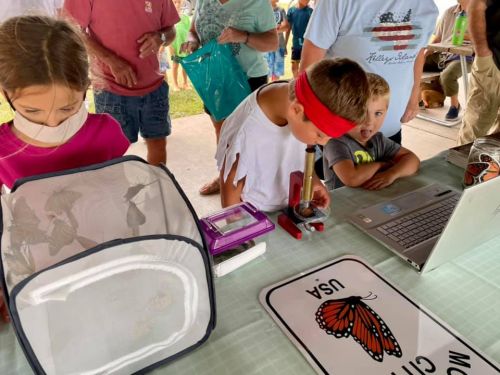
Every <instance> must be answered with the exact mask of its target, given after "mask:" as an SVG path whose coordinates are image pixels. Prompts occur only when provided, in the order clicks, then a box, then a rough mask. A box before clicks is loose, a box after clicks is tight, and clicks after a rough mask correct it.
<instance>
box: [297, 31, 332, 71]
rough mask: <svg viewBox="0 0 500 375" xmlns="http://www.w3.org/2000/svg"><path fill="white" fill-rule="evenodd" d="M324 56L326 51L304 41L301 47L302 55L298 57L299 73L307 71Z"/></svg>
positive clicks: (306, 40) (308, 41) (307, 40)
mask: <svg viewBox="0 0 500 375" xmlns="http://www.w3.org/2000/svg"><path fill="white" fill-rule="evenodd" d="M325 55H326V49H323V48H320V47H318V46H316V45H315V44H314V43H313V42H311V41H310V40H309V39H305V40H304V45H303V46H302V55H301V57H300V67H299V72H302V71H304V70H306V69H307V67H308V66H309V65H312V64H314V63H315V62H318V61H320V60H322V59H323V58H324V57H325Z"/></svg>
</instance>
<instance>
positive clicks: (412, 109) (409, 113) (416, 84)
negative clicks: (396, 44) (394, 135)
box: [401, 48, 425, 123]
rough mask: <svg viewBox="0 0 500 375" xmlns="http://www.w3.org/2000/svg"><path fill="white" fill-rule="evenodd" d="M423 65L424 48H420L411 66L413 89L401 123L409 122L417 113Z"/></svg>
mask: <svg viewBox="0 0 500 375" xmlns="http://www.w3.org/2000/svg"><path fill="white" fill-rule="evenodd" d="M424 63H425V48H422V49H421V50H420V52H419V53H418V55H417V57H416V58H415V62H414V64H413V87H412V89H411V95H410V99H409V100H408V104H407V105H406V110H405V113H404V114H403V116H402V117H401V122H402V123H405V122H409V121H411V120H413V119H414V118H415V117H416V116H417V113H418V102H419V100H420V80H421V79H422V72H423V70H424Z"/></svg>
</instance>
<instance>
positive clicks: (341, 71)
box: [216, 59, 369, 211]
mask: <svg viewBox="0 0 500 375" xmlns="http://www.w3.org/2000/svg"><path fill="white" fill-rule="evenodd" d="M368 95H369V89H368V81H367V78H366V74H365V72H364V71H363V69H362V68H361V67H360V66H359V65H358V64H357V63H355V62H354V61H351V60H348V59H326V60H323V61H320V62H318V63H317V64H315V65H313V66H311V67H310V69H308V70H307V71H306V72H303V73H302V74H301V75H299V77H297V79H294V80H292V81H290V82H283V81H277V82H273V83H271V84H268V85H267V86H263V87H262V88H260V89H259V90H258V91H256V92H254V93H252V94H251V95H250V96H248V97H247V98H246V99H245V100H244V101H243V102H242V103H241V104H240V105H239V106H238V107H237V108H236V110H235V111H234V112H233V113H232V114H231V116H229V117H228V118H227V119H226V121H225V122H224V125H223V126H222V130H221V135H220V140H219V144H218V147H217V153H216V159H217V166H218V168H219V171H220V181H221V182H220V183H221V202H222V206H223V207H227V206H230V205H233V204H236V203H239V202H240V201H247V202H250V203H252V204H253V205H254V206H256V207H257V208H258V209H260V210H262V211H276V210H279V209H282V208H284V207H285V206H286V205H287V201H288V193H289V192H288V189H289V181H290V173H291V172H293V171H296V170H300V171H303V170H304V165H305V149H306V146H307V145H308V144H309V145H313V144H320V145H325V144H326V143H327V142H328V140H329V139H330V138H331V137H340V136H342V135H343V134H344V133H346V132H347V131H349V130H351V129H352V128H354V126H355V125H356V124H357V123H360V122H362V121H363V119H364V117H365V115H366V103H367V100H368ZM313 201H314V203H315V204H316V206H318V207H326V206H328V205H329V202H330V198H329V195H328V191H327V190H326V188H325V187H324V185H323V184H322V182H321V181H320V180H319V178H318V177H317V176H314V178H313Z"/></svg>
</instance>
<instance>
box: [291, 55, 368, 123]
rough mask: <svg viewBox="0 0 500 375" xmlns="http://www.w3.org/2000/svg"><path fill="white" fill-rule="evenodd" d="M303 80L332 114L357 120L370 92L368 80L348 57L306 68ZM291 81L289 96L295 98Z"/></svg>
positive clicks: (362, 113) (327, 60)
mask: <svg viewBox="0 0 500 375" xmlns="http://www.w3.org/2000/svg"><path fill="white" fill-rule="evenodd" d="M307 79H308V81H309V84H310V86H311V89H312V91H313V92H314V94H315V95H316V97H317V98H318V99H319V100H320V101H321V103H323V105H325V106H326V107H327V108H328V109H329V110H330V111H331V112H332V113H335V114H337V115H339V116H342V117H344V118H346V119H348V120H350V121H352V122H355V123H361V122H363V120H364V118H365V116H366V110H367V104H366V103H367V101H368V98H369V95H370V90H369V85H368V79H367V77H366V73H365V71H364V70H363V68H361V66H360V65H359V64H358V63H356V62H354V61H352V60H349V59H345V58H336V59H324V60H321V61H319V62H318V63H316V64H314V65H312V66H310V67H309V68H308V69H307ZM294 88H295V81H292V82H291V83H290V97H291V99H294V98H295V90H294Z"/></svg>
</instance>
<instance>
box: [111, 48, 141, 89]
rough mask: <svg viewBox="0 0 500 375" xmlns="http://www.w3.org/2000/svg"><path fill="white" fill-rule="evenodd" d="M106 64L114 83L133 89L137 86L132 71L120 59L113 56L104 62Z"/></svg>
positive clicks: (128, 65) (126, 63) (135, 77)
mask: <svg viewBox="0 0 500 375" xmlns="http://www.w3.org/2000/svg"><path fill="white" fill-rule="evenodd" d="M106 64H107V65H108V66H109V69H110V70H111V74H113V77H114V78H115V81H116V82H118V83H119V84H120V85H122V86H127V87H133V86H135V85H136V84H137V75H136V74H135V71H134V69H133V68H132V67H131V66H130V64H129V63H128V62H126V61H125V60H123V59H122V58H120V57H118V56H116V55H114V56H112V57H111V58H109V59H108V60H106Z"/></svg>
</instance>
